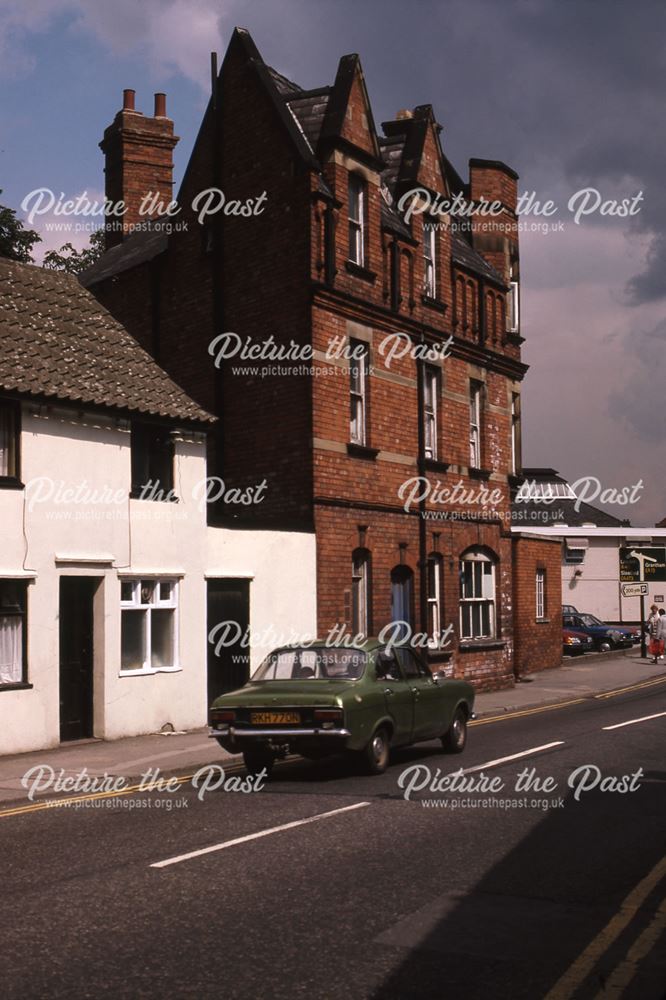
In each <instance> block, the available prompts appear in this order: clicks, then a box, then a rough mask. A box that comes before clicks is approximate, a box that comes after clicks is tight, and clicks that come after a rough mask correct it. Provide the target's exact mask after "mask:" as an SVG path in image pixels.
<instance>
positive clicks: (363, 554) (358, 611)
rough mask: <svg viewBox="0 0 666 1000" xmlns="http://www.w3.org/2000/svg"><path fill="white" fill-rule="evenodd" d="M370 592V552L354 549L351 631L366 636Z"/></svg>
mask: <svg viewBox="0 0 666 1000" xmlns="http://www.w3.org/2000/svg"><path fill="white" fill-rule="evenodd" d="M371 608H372V593H371V576H370V553H369V552H368V550H367V549H354V552H353V553H352V632H353V633H354V635H364V636H368V635H369V634H370V632H371V631H372V614H371Z"/></svg>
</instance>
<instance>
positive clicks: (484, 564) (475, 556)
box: [460, 551, 497, 641]
mask: <svg viewBox="0 0 666 1000" xmlns="http://www.w3.org/2000/svg"><path fill="white" fill-rule="evenodd" d="M470 564H471V565H472V567H473V569H472V572H471V588H469V590H471V592H468V586H467V575H466V573H465V568H466V566H467V565H470ZM477 567H478V569H477ZM495 577H496V574H495V563H494V561H493V560H492V559H491V558H490V556H488V555H486V554H485V553H484V552H475V551H472V552H467V553H465V554H464V555H463V556H462V558H461V560H460V639H461V641H465V640H468V641H474V640H484V639H485V640H489V641H492V640H493V639H495V637H496V601H497V592H496V579H495ZM484 607H485V608H487V609H488V631H487V632H486V631H484V630H483V628H482V627H479V628H478V629H477V628H476V624H477V623H476V622H475V620H474V619H475V618H478V624H479V626H481V623H482V616H483V608H484ZM475 608H477V609H478V612H477V611H476V610H475ZM468 609H469V614H467V610H468Z"/></svg>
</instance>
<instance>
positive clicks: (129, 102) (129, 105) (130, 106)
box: [123, 90, 136, 111]
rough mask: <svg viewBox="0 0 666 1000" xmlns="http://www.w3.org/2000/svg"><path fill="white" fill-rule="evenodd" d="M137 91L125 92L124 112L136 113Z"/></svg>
mask: <svg viewBox="0 0 666 1000" xmlns="http://www.w3.org/2000/svg"><path fill="white" fill-rule="evenodd" d="M135 96H136V91H135V90H123V111H134V98H135Z"/></svg>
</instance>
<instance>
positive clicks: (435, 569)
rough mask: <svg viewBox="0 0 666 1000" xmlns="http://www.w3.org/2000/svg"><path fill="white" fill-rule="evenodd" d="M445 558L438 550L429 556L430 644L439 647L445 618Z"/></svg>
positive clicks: (434, 647)
mask: <svg viewBox="0 0 666 1000" xmlns="http://www.w3.org/2000/svg"><path fill="white" fill-rule="evenodd" d="M443 594H444V560H443V559H442V557H441V555H440V554H439V553H438V552H431V553H430V555H429V556H428V645H429V646H431V647H432V648H433V649H436V648H437V647H439V645H440V642H441V638H442V632H443V626H442V622H443V620H444V597H443Z"/></svg>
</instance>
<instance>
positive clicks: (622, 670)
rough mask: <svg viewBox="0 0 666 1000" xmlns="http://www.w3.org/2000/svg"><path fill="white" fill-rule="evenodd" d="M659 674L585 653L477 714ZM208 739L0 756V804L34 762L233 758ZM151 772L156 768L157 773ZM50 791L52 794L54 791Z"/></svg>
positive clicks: (484, 700) (67, 765)
mask: <svg viewBox="0 0 666 1000" xmlns="http://www.w3.org/2000/svg"><path fill="white" fill-rule="evenodd" d="M658 677H664V678H665V679H666V663H665V662H664V661H662V662H660V663H658V664H654V663H652V661H651V660H650V659H647V660H642V659H641V656H640V650H639V649H638V648H636V647H633V648H632V649H628V650H623V651H619V652H613V653H587V654H585V655H584V656H579V657H570V658H566V659H565V660H564V661H563V665H562V666H561V667H559V668H557V669H555V670H543V671H536V672H534V673H532V674H526V675H525V676H524V677H522V678H521V680H520V681H519V682H518V683H517V684H516V686H515V687H514V688H509V689H506V690H503V691H491V692H485V693H481V694H478V695H477V697H476V702H475V711H476V714H477V717H479V718H483V717H484V716H485V717H493V716H497V715H502V714H504V713H507V714H508V713H513V712H520V711H522V710H529V709H534V708H538V707H540V706H544V707H545V706H548V705H557V704H560V703H562V702H564V703H568V702H571V701H576V700H578V699H585V698H593V697H594V696H595V695H597V694H599V693H602V692H605V691H614V690H617V689H622V688H625V687H628V686H632V685H636V684H641V683H644V682H650V681H651V680H653V679H655V678H658ZM237 759H238V758H237V757H233V756H232V755H231V754H228V753H227V752H226V751H224V750H222V749H221V747H219V746H218V745H217V743H216V742H215V741H214V740H211V739H209V738H208V730H207V729H198V730H194V731H191V732H187V733H155V734H150V735H148V736H135V737H131V738H127V739H120V740H112V741H106V740H82V741H79V742H76V743H67V744H62V745H61V746H59V747H56V748H54V749H49V750H39V751H35V752H31V753H22V754H16V755H9V756H0V802H3V801H12V800H16V799H22V798H24V797H25V795H26V790H25V787H24V786H23V785H22V783H21V779H22V778H23V776H24V775H25V773H26V772H27V771H28V770H29V769H30V768H34V767H35V766H37V765H49V766H50V767H52V768H53V770H54V771H55V772H56V774H57V773H59V772H60V771H61V770H62V772H63V775H64V776H65V777H66V776H68V775H78V774H80V773H81V771H82V770H83V768H86V769H87V774H88V775H90V776H91V777H92V776H103V775H110V776H114V775H122V776H123V777H125V778H143V777H144V776H145V775H146V772H147V771H148V770H149V769H151V776H150V777H151V779H153V780H154V779H156V778H159V777H161V776H166V775H170V774H174V773H176V772H182V771H183V769H186V770H187V772H188V773H194V771H196V769H197V768H198V767H201V766H203V765H204V764H209V763H223V762H224V761H225V760H227V761H229V763H231V762H232V761H234V760H237ZM156 769H159V771H158V772H156ZM52 791H53V789H51V792H52Z"/></svg>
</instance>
